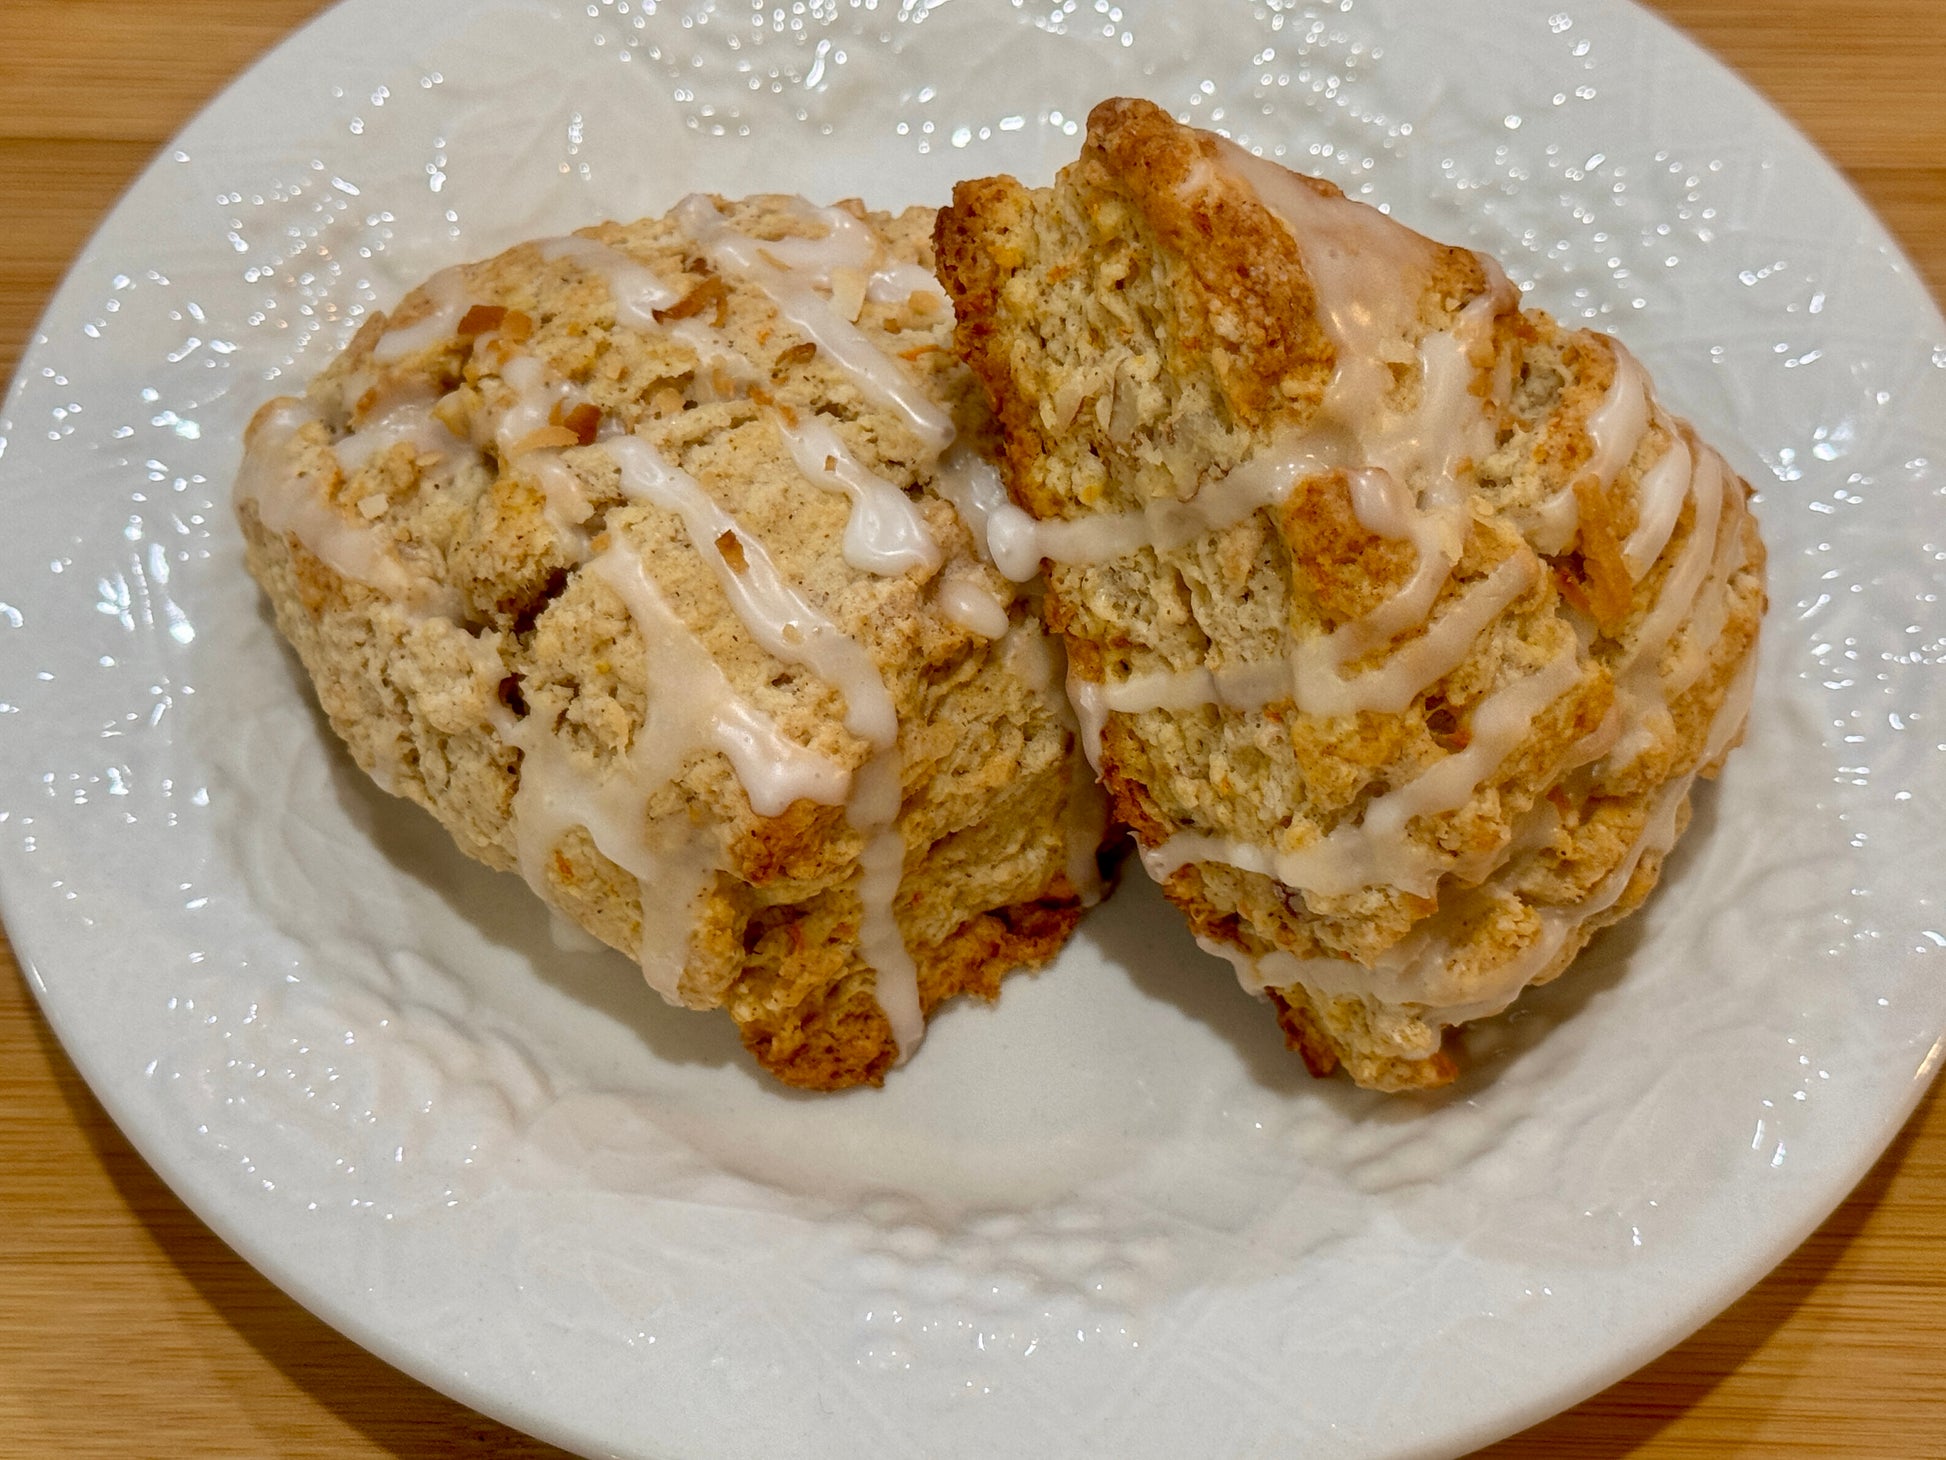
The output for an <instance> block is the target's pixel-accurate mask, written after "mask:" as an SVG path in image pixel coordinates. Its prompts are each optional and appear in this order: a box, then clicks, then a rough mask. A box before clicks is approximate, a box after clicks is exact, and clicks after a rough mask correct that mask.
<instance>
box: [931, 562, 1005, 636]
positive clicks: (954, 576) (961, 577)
mask: <svg viewBox="0 0 1946 1460" xmlns="http://www.w3.org/2000/svg"><path fill="white" fill-rule="evenodd" d="M935 600H936V601H937V603H938V604H939V611H940V612H941V613H943V614H945V615H946V617H947V618H949V619H951V620H952V621H953V622H954V623H956V624H958V625H959V626H960V627H961V628H963V629H965V630H966V631H967V632H969V633H974V634H978V635H979V636H980V637H981V638H983V639H997V638H999V637H1000V636H1001V635H1003V634H1005V633H1006V632H1007V624H1008V617H1007V605H1006V604H1004V603H1002V602H1001V601H1000V600H999V599H998V598H996V597H994V595H993V593H992V591H991V590H990V589H988V587H987V586H986V585H985V584H984V583H982V582H980V580H979V579H977V578H974V577H972V576H971V575H969V574H965V573H951V574H948V575H947V576H946V577H944V578H942V579H941V580H940V583H939V588H938V590H937V592H936V594H935Z"/></svg>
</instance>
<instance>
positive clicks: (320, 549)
mask: <svg viewBox="0 0 1946 1460" xmlns="http://www.w3.org/2000/svg"><path fill="white" fill-rule="evenodd" d="M316 419H317V416H316V414H315V413H314V412H313V411H312V410H311V409H310V407H309V406H307V405H305V404H304V403H303V402H302V401H298V400H286V401H281V402H279V403H278V404H277V405H276V406H275V407H273V408H272V409H271V410H270V411H269V412H268V413H267V414H266V415H264V416H263V417H261V418H260V420H259V421H258V424H257V429H256V431H255V432H253V433H252V434H251V436H250V438H249V441H248V444H247V445H246V446H245V448H244V453H243V465H242V467H241V468H240V469H239V470H238V472H237V479H236V489H235V495H236V500H237V501H238V502H239V503H242V502H254V503H255V504H256V508H257V517H258V519H259V520H260V521H261V522H262V523H263V525H264V527H265V529H266V530H268V531H270V532H275V533H279V534H283V535H288V536H291V537H295V538H296V539H297V540H298V541H299V542H300V543H302V544H303V545H304V546H305V548H307V549H308V550H309V551H310V552H311V553H312V554H313V555H314V556H315V557H316V558H317V559H318V561H320V562H322V563H323V564H325V566H327V567H329V568H330V569H331V570H332V571H334V572H336V573H338V574H340V575H341V576H343V577H346V578H349V579H351V580H352V581H353V582H356V583H363V584H364V585H365V586H366V587H368V588H375V589H377V590H378V591H379V592H380V593H383V594H385V595H386V596H387V597H388V598H395V599H406V598H409V597H410V596H411V595H412V593H413V588H414V584H413V580H412V576H411V574H409V573H407V572H406V570H405V565H404V564H403V563H401V562H400V561H399V559H398V555H397V554H396V553H395V552H394V551H393V549H392V546H391V542H390V539H389V538H388V537H386V536H384V535H383V534H382V532H381V530H380V529H379V528H378V527H377V526H376V525H375V524H374V523H373V522H371V521H368V520H366V519H364V518H362V517H361V518H358V519H353V518H351V517H349V516H347V515H346V514H344V513H343V512H340V511H339V510H338V509H337V508H335V507H333V506H332V505H331V502H330V500H329V499H328V498H327V497H326V496H325V495H324V487H325V484H324V483H321V482H319V481H318V480H317V479H316V478H314V477H311V476H301V475H299V474H298V473H297V472H296V471H295V470H293V464H292V462H291V460H290V448H291V443H292V440H293V439H294V438H295V437H296V435H297V433H298V432H299V431H300V430H302V429H303V428H304V426H305V425H306V424H307V423H309V422H311V421H314V420H316Z"/></svg>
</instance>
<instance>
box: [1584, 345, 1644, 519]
mask: <svg viewBox="0 0 1946 1460" xmlns="http://www.w3.org/2000/svg"><path fill="white" fill-rule="evenodd" d="M1608 346H1609V348H1610V349H1611V350H1613V351H1614V355H1615V380H1614V383H1613V384H1612V385H1610V386H1609V387H1608V394H1607V395H1606V396H1604V397H1603V398H1602V403H1601V405H1600V406H1599V407H1598V408H1597V409H1596V410H1595V413H1594V414H1593V415H1592V416H1590V417H1589V418H1588V439H1589V441H1590V442H1591V443H1592V444H1593V446H1594V453H1593V455H1591V456H1590V457H1589V458H1588V470H1589V471H1591V472H1593V473H1594V474H1595V476H1596V477H1597V478H1599V479H1600V481H1601V484H1602V486H1603V487H1607V486H1609V485H1610V484H1611V483H1613V482H1614V480H1615V478H1616V477H1618V476H1619V475H1621V471H1622V468H1623V467H1625V466H1627V465H1628V464H1629V460H1630V459H1631V458H1632V457H1633V456H1634V455H1635V449H1636V447H1637V446H1639V445H1640V444H1641V442H1642V438H1643V436H1645V435H1646V434H1647V433H1648V429H1649V419H1650V411H1651V407H1650V403H1649V380H1648V377H1647V376H1646V375H1644V374H1643V373H1642V367H1641V366H1640V365H1638V364H1637V363H1636V361H1635V357H1634V356H1633V355H1631V354H1630V353H1629V352H1628V351H1627V350H1626V349H1624V348H1623V347H1622V342H1621V341H1620V340H1610V341H1609V342H1608Z"/></svg>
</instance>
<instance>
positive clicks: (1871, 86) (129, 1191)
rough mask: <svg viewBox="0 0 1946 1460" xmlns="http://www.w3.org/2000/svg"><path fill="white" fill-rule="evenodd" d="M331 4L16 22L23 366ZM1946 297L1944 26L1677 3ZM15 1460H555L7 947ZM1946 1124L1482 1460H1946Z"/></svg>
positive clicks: (5, 115)
mask: <svg viewBox="0 0 1946 1460" xmlns="http://www.w3.org/2000/svg"><path fill="white" fill-rule="evenodd" d="M319 8H321V7H320V6H319V4H318V3H317V0H62V3H60V4H48V3H29V0H0V199H4V200H5V206H6V214H7V226H6V227H4V228H0V367H4V373H8V374H10V373H11V371H12V368H13V363H14V361H15V360H16V359H17V358H18V355H19V352H20V349H21V348H22V344H23V341H24V340H25V339H26V338H27V337H28V336H29V333H30V331H31V329H32V326H33V322H34V320H35V318H36V317H37V316H38V314H39V311H40V309H41V307H42V306H43V305H44V303H45V301H46V298H47V296H48V294H49V293H50V292H51V290H52V288H53V286H54V284H55V283H56V281H57V280H58V278H59V276H60V273H61V270H62V269H63V267H64V266H65V264H66V261H67V260H68V259H69V258H70V257H71V256H72V255H73V253H74V252H75V250H76V249H77V248H78V247H79V246H80V244H81V243H82V241H83V240H84V239H85V237H86V236H87V234H88V232H89V231H90V230H91V229H92V228H93V226H94V224H95V223H96V221H97V220H98V219H99V218H100V216H101V214H102V213H103V212H104V211H106V209H107V208H108V207H109V206H110V205H111V204H112V203H113V201H114V199H115V197H116V196H117V195H118V194H119V193H120V191H121V189H122V188H123V187H124V186H126V184H127V183H128V182H129V181H130V180H132V179H133V177H134V176H135V174H136V173H137V172H138V171H139V170H140V169H141V167H142V165H143V164H144V163H145V162H146V160H147V158H148V157H149V156H150V154H151V153H152V152H153V151H154V150H155V148H156V147H157V146H159V145H160V144H161V143H162V142H163V141H164V140H165V139H166V138H167V137H168V136H170V135H171V134H172V133H173V132H174V131H175V130H176V129H177V128H178V127H179V126H181V125H182V123H184V122H185V121H186V120H188V118H189V116H190V115H191V114H193V112H194V111H195V109H196V108H197V107H198V106H200V105H201V104H202V103H203V102H204V101H205V100H206V99H207V98H208V97H209V96H210V95H212V94H213V93H214V92H215V91H216V90H217V89H218V88H220V86H221V85H222V83H223V82H224V81H225V80H227V79H228V78H229V77H230V76H232V75H234V74H235V73H236V72H237V71H238V70H240V69H241V68H242V67H244V66H245V65H246V64H247V63H248V62H249V61H250V60H251V59H252V58H253V57H255V56H256V55H257V54H258V53H260V52H261V51H262V50H263V49H265V48H266V47H267V46H269V45H270V44H271V43H273V42H274V41H276V40H277V39H279V38H280V37H281V36H283V35H284V34H286V33H287V32H288V31H289V30H290V29H292V28H293V27H294V26H296V25H297V24H299V23H300V22H301V21H303V20H304V19H305V18H307V17H308V16H309V15H310V14H312V13H314V12H315V11H316V10H317V9H319ZM1654 8H1656V9H1658V10H1660V11H1661V12H1662V13H1664V14H1665V15H1667V16H1668V17H1669V18H1670V19H1672V20H1674V21H1676V22H1677V23H1679V24H1682V25H1685V26H1686V27H1688V28H1689V29H1690V30H1691V31H1692V33H1693V34H1695V35H1696V36H1697V37H1698V38H1699V39H1701V40H1702V41H1703V42H1704V43H1705V44H1706V45H1708V46H1709V47H1710V48H1711V49H1712V50H1714V51H1715V52H1716V53H1717V54H1718V55H1720V56H1722V57H1723V58H1724V59H1725V60H1727V61H1728V62H1729V63H1730V64H1731V65H1732V66H1733V67H1735V68H1736V69H1737V70H1738V71H1739V72H1740V73H1741V74H1742V75H1744V76H1745V77H1746V78H1747V79H1748V80H1749V81H1750V82H1751V83H1752V84H1753V85H1754V86H1756V87H1757V88H1758V89H1759V90H1760V91H1762V92H1764V93H1765V94H1766V95H1767V96H1768V97H1769V98H1770V99H1771V100H1772V101H1773V102H1775V103H1776V104H1777V105H1778V106H1780V107H1781V108H1782V109H1783V110H1784V111H1785V112H1786V113H1787V114H1789V115H1790V116H1791V117H1792V118H1793V119H1794V120H1796V121H1797V123H1798V124H1799V125H1800V126H1802V127H1803V128H1804V129H1805V130H1806V131H1807V132H1808V133H1809V134H1810V135H1811V136H1812V137H1813V138H1814V139H1816V140H1817V141H1818V142H1819V144H1820V145H1821V146H1822V147H1823V148H1824V149H1825V150H1826V152H1827V154H1828V155H1830V156H1831V157H1832V158H1833V160H1834V161H1836V162H1837V163H1838V164H1839V165H1840V166H1841V167H1843V168H1844V169H1845V170H1846V172H1847V173H1848V174H1849V175H1850V176H1851V178H1852V179H1853V181H1854V182H1855V183H1856V184H1857V186H1858V187H1859V189H1860V191H1861V192H1863V193H1864V194H1865V196H1866V197H1867V198H1868V199H1869V200H1870V201H1871V202H1872V203H1873V205H1874V206H1875V207H1876V208H1878V209H1879V211H1880V213H1881V215H1882V216H1883V217H1884V218H1885V219H1886V221H1887V223H1888V224H1889V225H1890V226H1891V228H1892V229H1893V231H1894V232H1895V233H1896V234H1897V235H1898V236H1899V237H1900V238H1901V240H1902V241H1903V242H1904V244H1905V246H1906V247H1907V249H1908V251H1909V252H1911V254H1912V255H1913V257H1914V258H1915V260H1916V261H1917V263H1918V264H1919V266H1920V269H1921V271H1922V273H1924V275H1925V276H1926V277H1927V278H1928V279H1929V280H1930V282H1931V284H1932V287H1933V290H1934V294H1935V297H1939V295H1940V294H1941V292H1942V285H1946V92H1943V91H1942V86H1943V85H1946V83H1943V82H1942V78H1946V4H1942V3H1940V0H1858V3H1852V4H1834V3H1831V0H1659V3H1657V4H1656V5H1655V7H1654ZM0 964H3V965H4V966H0V1117H3V1118H0V1454H4V1455H20V1456H40V1455H51V1454H56V1453H59V1454H64V1455H70V1456H111V1455H112V1456H128V1455H165V1454H188V1455H211V1456H229V1455H239V1456H241V1455H250V1456H262V1455H282V1456H297V1457H307V1456H317V1457H323V1456H327V1455H328V1456H331V1457H333V1460H364V1457H373V1456H385V1455H407V1456H419V1455H426V1456H434V1455H496V1456H513V1457H533V1456H542V1455H555V1454H558V1453H559V1452H558V1451H555V1450H552V1449H551V1448H550V1447H548V1446H545V1445H542V1444H539V1443H538V1442H536V1441H533V1440H530V1439H527V1438H525V1437H523V1436H520V1435H517V1434H514V1433H513V1432H512V1431H509V1430H507V1429H505V1428H504V1427H502V1426H500V1425H498V1424H495V1423H494V1422H492V1421H490V1420H486V1419H483V1418H482V1417H480V1416H478V1415H476V1414H474V1413H472V1412H471V1411H469V1410H467V1409H465V1408H463V1407H462V1406H459V1405H457V1404H455V1403H453V1402H452V1401H450V1400H448V1399H445V1398H443V1397H441V1396H440V1395H438V1394H435V1393H434V1392H432V1391H431V1390H429V1389H426V1388H425V1387H423V1386H422V1385H419V1384H417V1383H415V1382H414V1381H412V1380H410V1379H407V1378H406V1377H404V1376H403V1375H401V1374H399V1373H397V1372H396V1371H394V1370H392V1369H390V1368H388V1367H387V1366H386V1365H384V1364H383V1363H380V1362H379V1361H378V1360H377V1359H375V1358H372V1357H371V1356H370V1355H368V1354H366V1353H365V1352H364V1351H363V1350H361V1349H359V1348H358V1347H357V1346H356V1345H354V1344H352V1343H351V1342H349V1341H348V1340H346V1339H344V1338H341V1337H340V1336H339V1335H337V1334H336V1333H335V1332H333V1331H332V1330H331V1329H329V1328H327V1327H326V1326H325V1325H323V1324H322V1323H320V1322H318V1320H316V1319H315V1318H313V1317H311V1316H310V1315H309V1314H308V1313H306V1312H305V1311H304V1310H303V1309H301V1308H299V1307H298V1306H297V1305H296V1304H294V1303H293V1302H291V1301H290V1300H289V1299H288V1298H286V1297H284V1295H283V1294H282V1293H280V1292H279V1291H278V1290H277V1289H276V1288H274V1287H273V1286H272V1285H271V1284H270V1283H268V1282H266V1281H265V1280H264V1279H263V1278H261V1277H259V1276H258V1275H257V1274H256V1273H255V1272H254V1271H253V1270H252V1269H251V1268H249V1267H248V1266H247V1265H246V1264H244V1263H243V1262H242V1261H241V1260H239V1259H238V1258H236V1257H235V1256H234V1255H233V1254H232V1253H231V1252H230V1251H229V1249H228V1248H226V1247H225V1246H224V1245H223V1244H222V1243H221V1242H219V1241H218V1240H217V1239H216V1238H215V1237H213V1236H212V1235H211V1234H210V1233H209V1232H208V1230H207V1229H206V1228H204V1227H203V1225H202V1224H201V1223H200V1222H198V1221H197V1220H196V1218H195V1217H193V1216H191V1215H190V1214H189V1212H188V1211H187V1210H186V1209H185V1208H184V1207H183V1206H182V1204H181V1203H180V1202H178V1201H177V1200H176V1199H175V1197H174V1196H172V1195H171V1194H170V1192H169V1191H168V1189H167V1188H166V1187H165V1186H164V1185H163V1184H162V1183H161V1181H159V1180H158V1179H157V1178H156V1176H155V1175H154V1174H153V1173H152V1172H150V1171H149V1169H148V1168H147V1167H146V1166H145V1165H144V1164H143V1163H142V1161H141V1159H140V1158H139V1157H137V1156H136V1155H135V1154H134V1153H133V1151H132V1150H131V1149H130V1148H129V1146H128V1144H127V1142H126V1141H125V1140H124V1139H123V1138H122V1136H121V1135H120V1133H119V1132H118V1131H117V1130H116V1129H115V1128H114V1126H113V1124H112V1123H111V1122H110V1121H109V1120H108V1119H107V1117H106V1116H105V1115H104V1114H103V1113H102V1111H101V1108H100V1107H99V1106H98V1105H97V1104H96V1103H95V1100H94V1098H93V1097H92V1096H91V1095H90V1094H89V1093H88V1091H87V1088H86V1087H85V1086H84V1085H83V1084H82V1083H81V1081H80V1079H79V1078H78V1077H77V1076H76V1075H75V1073H74V1070H73V1068H72V1066H71V1065H70V1064H69V1063H68V1061H67V1059H66V1057H65V1056H64V1055H63V1054H62V1053H61V1052H60V1049H59V1047H58V1045H57V1044H56V1043H55V1041H54V1039H53V1037H52V1036H51V1034H50V1033H49V1032H48V1029H47V1026H46V1024H45V1022H44V1021H43V1020H42V1018H41V1016H40V1013H39V1011H38V1009H37V1008H35V1006H34V1004H33V1001H32V999H31V998H30V997H29V995H28V992H27V989H26V986H25V982H24V980H23V978H22V977H21V976H20V975H19V974H18V973H17V972H16V971H15V965H14V964H13V962H12V960H11V958H10V957H8V956H7V955H6V954H5V950H4V948H0ZM1943 1254H1946V1101H1941V1100H1940V1099H1937V1098H1933V1099H1929V1100H1928V1101H1927V1103H1926V1104H1925V1105H1923V1106H1922V1107H1921V1109H1920V1111H1919V1113H1918V1114H1917V1115H1916V1116H1915V1117H1914V1119H1913V1121H1912V1123H1911V1124H1910V1125H1909V1126H1908V1127H1907V1128H1906V1130H1905V1132H1904V1134H1903V1135H1902V1136H1901V1137H1900V1138H1899V1140H1898V1142H1897V1143H1896V1144H1895V1145H1894V1146H1893V1148H1892V1149H1891V1150H1890V1151H1889V1152H1888V1153H1887V1154H1886V1155H1885V1157H1884V1158H1883V1159H1882V1160H1881V1161H1880V1162H1879V1163H1878V1165H1877V1167H1876V1168H1875V1169H1874V1170H1873V1172H1872V1173H1871V1175H1870V1176H1869V1177H1867V1179H1866V1180H1865V1182H1864V1183H1863V1184H1862V1185H1861V1186H1860V1187H1859V1189H1858V1190H1857V1191H1856V1192H1855V1193H1854V1194H1853V1195H1852V1196H1851V1198H1850V1199H1849V1200H1848V1201H1847V1202H1846V1203H1845V1204H1844V1206H1843V1207H1842V1208H1840V1210H1839V1211H1838V1212H1837V1214H1836V1215H1834V1216H1833V1217H1832V1218H1831V1220H1830V1221H1829V1222H1827V1223H1826V1224H1825V1226H1824V1227H1823V1228H1822V1229H1821V1230H1820V1231H1819V1232H1818V1233H1817V1234H1816V1235H1815V1236H1814V1237H1812V1238H1811V1240H1810V1241H1809V1242H1807V1243H1806V1244H1805V1245H1804V1247H1803V1248H1802V1249H1800V1250H1799V1251H1798V1252H1797V1253H1796V1254H1795V1255H1794V1256H1792V1257H1791V1258H1789V1259H1788V1260H1787V1261H1786V1262H1785V1263H1784V1264H1783V1265H1782V1266H1781V1267H1780V1268H1778V1270H1777V1271H1776V1272H1775V1273H1773V1274H1772V1275H1771V1276H1770V1277H1769V1278H1768V1279H1767V1280H1766V1281H1765V1282H1763V1283H1762V1284H1760V1285H1759V1286H1758V1287H1757V1288H1756V1289H1755V1290H1754V1291H1753V1292H1751V1293H1750V1294H1749V1295H1748V1296H1746V1297H1745V1298H1744V1299H1743V1300H1742V1301H1741V1302H1739V1303H1737V1304H1736V1305H1735V1306H1734V1307H1733V1308H1731V1309H1730V1310H1729V1312H1727V1313H1725V1314H1724V1315H1723V1316H1721V1317H1720V1318H1718V1319H1717V1320H1716V1321H1715V1322H1714V1323H1712V1324H1710V1325H1709V1326H1708V1327H1707V1328H1705V1329H1704V1330H1703V1331H1702V1332H1701V1333H1699V1334H1697V1335H1696V1336H1695V1337H1694V1338H1692V1339H1690V1340H1689V1341H1688V1342H1687V1343H1684V1344H1682V1345H1681V1346H1680V1347H1678V1348H1676V1349H1675V1350H1674V1351H1672V1352H1671V1353H1669V1354H1667V1355H1665V1356H1664V1357H1663V1358H1661V1359H1659V1360H1657V1361H1656V1362H1654V1363H1652V1364H1650V1365H1649V1366H1648V1367H1647V1368H1646V1369H1644V1370H1642V1371H1641V1372H1640V1373H1638V1374H1636V1375H1635V1376H1634V1377H1632V1378H1630V1379H1627V1380H1625V1381H1624V1382H1622V1383H1620V1384H1618V1385H1616V1386H1615V1387H1614V1388H1612V1389H1610V1390H1608V1391H1607V1392H1605V1393H1603V1394H1601V1395H1598V1396H1596V1397H1595V1398H1594V1399H1592V1400H1590V1401H1588V1402H1587V1403H1585V1404H1583V1405H1581V1406H1580V1407H1579V1408H1577V1409H1574V1410H1572V1411H1570V1412H1569V1413H1567V1414H1565V1415H1561V1416H1559V1417H1557V1418H1555V1419H1554V1420H1551V1421H1549V1422H1548V1423H1546V1424H1543V1425H1541V1426H1539V1427H1537V1428H1535V1429H1533V1430H1530V1431H1528V1432H1527V1433H1526V1434H1524V1435H1520V1436H1517V1437H1515V1438H1514V1439H1511V1440H1509V1441H1506V1442H1504V1443H1503V1444H1501V1445H1498V1446H1495V1447H1493V1448H1492V1449H1491V1450H1489V1451H1486V1452H1483V1453H1484V1454H1487V1455H1491V1456H1493V1457H1495V1460H1539V1457H1548V1460H1554V1457H1565V1460H1574V1457H1619V1456H1625V1455H1627V1456H1641V1457H1689V1456H1745V1457H1786V1456H1789V1457H1798V1456H1814V1455H1840V1454H1842V1455H1847V1456H1875V1457H1878V1456H1883V1457H1905V1456H1913V1457H1917V1456H1939V1455H1946V1261H1942V1255H1943Z"/></svg>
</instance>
